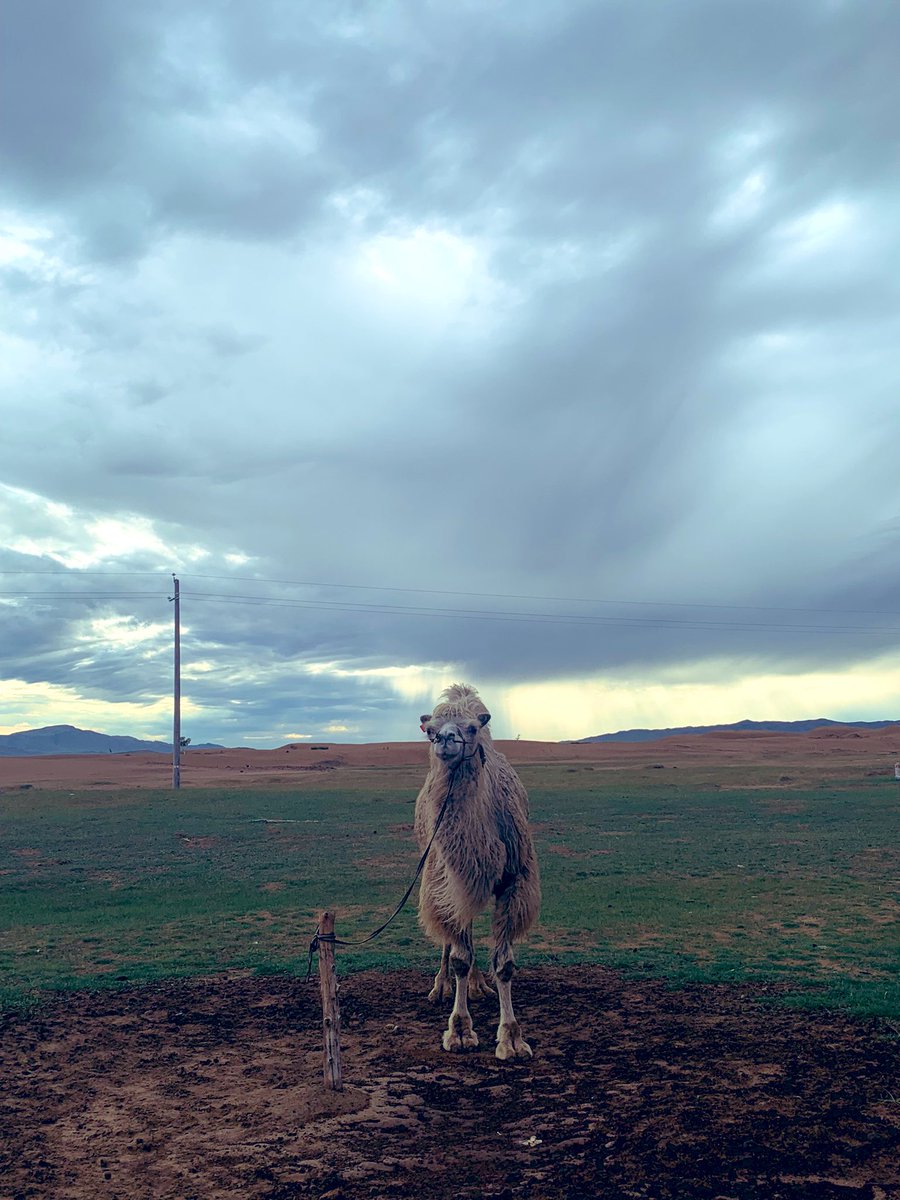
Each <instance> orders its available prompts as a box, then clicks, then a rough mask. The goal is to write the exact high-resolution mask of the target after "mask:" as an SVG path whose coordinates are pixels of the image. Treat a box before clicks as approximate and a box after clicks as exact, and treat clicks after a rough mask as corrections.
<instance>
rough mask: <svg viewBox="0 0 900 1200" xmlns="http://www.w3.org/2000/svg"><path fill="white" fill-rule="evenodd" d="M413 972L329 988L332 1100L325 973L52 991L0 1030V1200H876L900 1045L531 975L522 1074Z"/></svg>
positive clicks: (477, 1009) (487, 1028) (581, 970)
mask: <svg viewBox="0 0 900 1200" xmlns="http://www.w3.org/2000/svg"><path fill="white" fill-rule="evenodd" d="M427 987H428V980H427V979H426V977H425V976H423V975H422V974H420V973H417V972H398V973H394V974H390V975H385V974H378V973H373V972H368V973H365V974H361V975H355V976H350V977H348V978H346V979H344V980H343V981H342V985H341V1004H342V1010H343V1025H344V1028H343V1038H342V1041H343V1053H344V1079H345V1089H344V1091H343V1093H340V1094H337V1093H327V1092H325V1091H324V1089H323V1087H322V1084H321V1070H322V1051H321V1010H320V1007H319V998H318V988H317V986H316V983H315V982H312V983H309V984H307V983H305V982H304V981H302V980H298V979H290V978H282V977H270V978H258V977H250V976H243V975H232V976H228V977H217V978H207V979H199V980H197V979H195V980H191V981H175V982H167V983H165V984H160V985H154V986H146V987H139V988H129V989H127V990H124V991H121V992H118V993H101V994H95V995H89V994H79V995H76V996H74V997H68V998H65V999H60V1000H58V1001H54V1002H53V1003H52V1004H50V1005H48V1006H47V1007H45V1008H43V1009H42V1010H41V1011H40V1013H39V1014H38V1015H37V1016H34V1017H30V1018H26V1017H21V1016H20V1017H8V1018H6V1022H5V1025H4V1027H3V1028H2V1035H0V1077H2V1079H3V1087H2V1091H0V1195H2V1197H3V1198H4V1200H7V1198H9V1200H13V1198H15V1200H18V1198H19V1197H37V1198H40V1200H96V1198H98V1197H103V1198H109V1200H151V1198H152V1200H169V1198H173V1200H174V1198H178V1200H237V1198H238V1197H240V1198H242V1200H243V1198H247V1200H257V1198H258V1200H291V1198H293V1197H304V1196H316V1197H328V1198H329V1200H339V1198H344V1200H355V1198H357V1197H367V1198H369V1197H409V1196H415V1197H418V1198H420V1200H439V1198H440V1200H443V1198H445V1197H446V1198H450V1197H464V1198H465V1197H471V1198H475V1197H479V1198H481V1197H494V1198H496V1200H499V1198H501V1197H503V1198H508V1200H512V1198H514V1197H528V1198H529V1200H550V1198H561V1197H567V1198H574V1197H595V1196H596V1197H603V1198H608V1200H623V1198H625V1197H651V1198H653V1200H675V1198H678V1200H688V1198H690V1200H704V1198H708V1200H726V1198H735V1200H761V1198H766V1200H768V1198H771V1200H776V1198H778V1200H838V1198H840V1200H889V1198H894V1197H897V1196H900V1103H898V1101H900V1083H898V1070H897V1068H898V1066H900V1039H898V1038H897V1036H896V1035H895V1033H894V1032H893V1031H892V1030H891V1028H890V1027H889V1026H887V1025H882V1026H878V1025H874V1024H871V1023H867V1022H860V1021H853V1020H851V1019H849V1018H846V1017H843V1016H838V1015H832V1014H827V1013H825V1014H823V1013H815V1014H810V1013H801V1012H795V1011H793V1010H790V1009H786V1008H779V1007H772V1006H771V1005H769V1004H768V1003H767V1002H766V1000H767V995H766V993H765V991H764V990H763V989H760V988H758V987H757V988H753V987H748V986H741V987H725V986H710V985H703V986H699V985H698V986H692V987H690V988H687V989H685V990H680V991H669V990H667V989H666V987H665V986H664V985H662V984H660V983H655V982H647V981H640V982H636V981H629V980H625V979H623V978H621V977H620V976H618V975H616V974H614V973H612V972H610V971H608V970H606V969H604V968H601V967H596V966H581V967H577V968H569V969H565V970H564V969H562V968H554V967H546V968H541V969H535V970H532V971H528V972H523V974H522V975H521V977H520V978H519V981H518V983H517V1001H518V1008H519V1016H520V1018H521V1020H522V1023H523V1026H524V1028H525V1032H526V1035H527V1036H528V1037H529V1039H530V1041H531V1043H532V1046H533V1048H534V1052H535V1053H534V1058H533V1060H531V1061H530V1062H527V1063H513V1064H508V1063H507V1064H504V1063H498V1062H497V1060H496V1059H495V1058H494V1056H493V1052H492V1051H493V1046H492V1040H493V1027H494V1024H495V1022H496V1008H495V1006H496V1001H492V1000H490V999H488V1000H480V1001H477V1002H476V1003H475V1005H474V1006H473V1007H474V1015H475V1024H476V1029H477V1031H478V1032H479V1034H480V1036H481V1046H480V1047H479V1048H478V1049H477V1050H476V1051H474V1052H473V1053H471V1054H469V1055H466V1056H453V1055H449V1054H445V1053H444V1052H443V1051H442V1050H441V1049H440V1044H439V1033H440V1028H441V1026H442V1024H443V1023H444V1022H445V1020H446V1014H445V1013H443V1012H438V1011H436V1010H434V1009H433V1008H432V1007H431V1006H430V1005H429V1004H428V1003H427V1001H426V1000H425V998H424V997H425V992H426V990H427Z"/></svg>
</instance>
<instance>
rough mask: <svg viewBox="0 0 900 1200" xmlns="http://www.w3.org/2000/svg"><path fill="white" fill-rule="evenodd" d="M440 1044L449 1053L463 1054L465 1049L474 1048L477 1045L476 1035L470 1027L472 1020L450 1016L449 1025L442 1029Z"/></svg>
mask: <svg viewBox="0 0 900 1200" xmlns="http://www.w3.org/2000/svg"><path fill="white" fill-rule="evenodd" d="M442 1044H443V1047H444V1049H445V1050H447V1051H449V1052H450V1053H451V1054H465V1052H466V1051H467V1050H474V1049H475V1047H476V1046H477V1045H478V1035H477V1034H476V1032H475V1030H474V1029H473V1028H472V1022H471V1021H466V1022H463V1021H460V1019H459V1018H458V1017H457V1018H455V1019H454V1018H452V1017H451V1019H450V1024H449V1026H448V1027H447V1028H446V1029H445V1030H444V1037H443V1039H442Z"/></svg>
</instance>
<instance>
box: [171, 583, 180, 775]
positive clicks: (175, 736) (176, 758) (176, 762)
mask: <svg viewBox="0 0 900 1200" xmlns="http://www.w3.org/2000/svg"><path fill="white" fill-rule="evenodd" d="M172 578H173V580H174V581H175V595H174V596H172V597H171V599H172V600H174V602H175V689H174V693H173V702H174V703H173V716H172V787H173V788H180V787H181V591H180V584H179V582H178V579H177V577H176V576H175V575H174V573H173V575H172Z"/></svg>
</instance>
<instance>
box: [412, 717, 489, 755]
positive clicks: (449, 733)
mask: <svg viewBox="0 0 900 1200" xmlns="http://www.w3.org/2000/svg"><path fill="white" fill-rule="evenodd" d="M490 719H491V714H490V713H489V712H480V713H477V714H475V715H474V716H472V715H460V714H457V715H455V716H449V715H447V716H444V715H440V714H439V715H438V716H433V715H432V714H431V713H424V714H423V715H422V717H421V718H420V721H421V726H422V731H423V733H426V734H427V735H428V740H429V741H430V742H431V753H432V754H433V755H434V756H435V758H437V759H439V760H440V761H441V762H442V763H445V764H446V765H447V766H448V767H455V766H456V764H457V763H459V762H462V761H463V759H468V758H472V757H474V755H475V754H476V753H477V751H478V746H479V744H480V734H481V731H482V729H484V727H485V726H486V725H487V723H488V721H489V720H490Z"/></svg>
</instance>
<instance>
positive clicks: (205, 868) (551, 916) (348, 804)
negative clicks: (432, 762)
mask: <svg viewBox="0 0 900 1200" xmlns="http://www.w3.org/2000/svg"><path fill="white" fill-rule="evenodd" d="M522 774H523V778H524V780H525V782H526V784H527V786H528V788H529V792H530V795H531V807H532V817H533V821H534V823H535V839H536V843H537V847H538V857H539V859H540V864H541V872H542V878H543V890H544V903H543V909H542V914H541V922H540V925H539V926H538V927H537V928H536V929H535V930H534V931H533V933H532V935H531V936H530V938H529V939H528V942H527V943H526V944H525V945H524V946H523V947H522V949H521V953H520V961H521V962H522V963H523V964H528V963H535V962H542V961H559V962H567V961H593V962H602V963H606V964H608V965H610V966H613V967H616V968H617V969H622V970H626V971H629V972H633V973H639V974H651V975H657V976H662V977H664V978H667V979H670V980H671V981H672V982H673V983H675V984H677V983H683V982H687V981H702V980H707V981H732V982H736V981H761V980H765V981H772V982H776V983H779V984H781V985H784V988H785V990H786V991H788V992H789V998H790V999H791V1002H794V1003H802V1004H811V1005H816V1004H818V1005H834V1006H838V1007H843V1008H846V1009H848V1010H850V1011H854V1012H859V1013H869V1014H883V1015H890V1014H895V1015H896V1014H897V1013H898V1012H900V989H898V982H897V973H896V967H897V936H896V928H897V926H896V918H897V915H898V907H897V897H896V894H895V893H892V892H891V880H892V879H895V878H896V874H897V870H896V868H897V861H898V855H897V852H896V850H893V851H892V850H891V846H892V844H893V842H894V838H893V832H892V831H895V830H896V804H897V797H896V793H895V790H894V788H893V787H891V786H886V785H885V783H884V782H883V781H881V780H875V781H872V780H868V779H846V780H841V781H838V782H835V781H833V780H829V781H827V782H822V783H820V784H819V785H818V786H811V785H810V783H809V781H807V782H806V783H804V784H795V783H791V784H790V785H789V786H782V787H773V786H772V780H773V778H775V779H777V775H775V776H774V777H772V772H771V770H770V771H768V772H767V771H766V770H764V769H759V770H757V771H755V772H754V773H753V775H752V777H751V782H750V786H747V778H748V776H747V773H746V772H744V773H743V774H742V775H741V783H740V786H738V785H737V783H736V782H732V783H729V780H728V773H727V771H726V772H720V773H719V776H718V777H717V778H720V779H721V780H723V782H721V783H716V782H715V778H716V777H714V776H713V774H712V773H711V771H710V770H709V769H707V770H703V771H701V770H698V771H696V772H689V771H688V770H679V771H677V772H676V771H673V770H667V771H665V772H656V771H641V770H636V769H623V770H617V771H608V770H607V771H594V770H592V769H591V768H590V767H580V768H576V769H571V768H569V769H567V768H560V767H554V768H550V767H532V768H529V769H525V770H523V772H522ZM342 783H343V784H344V786H342ZM411 785H412V786H411ZM414 798H415V787H414V784H413V779H412V777H411V776H410V775H409V773H408V772H407V773H403V772H398V773H396V774H392V773H391V772H390V771H386V770H385V769H383V768H379V769H377V770H375V769H373V770H372V771H370V772H365V771H356V772H354V773H353V774H352V776H349V775H348V776H344V777H343V778H341V777H339V773H336V775H335V776H332V777H330V778H329V780H328V783H327V785H325V786H323V787H322V789H321V790H319V791H306V790H302V791H287V790H274V789H273V790H271V791H265V790H249V789H248V790H221V791H220V790H194V789H190V790H187V789H186V790H183V791H181V792H179V793H172V792H167V791H159V792H151V791H146V790H143V789H142V790H136V791H126V792H108V791H104V792H101V791H93V792H80V793H68V792H61V791H36V790H31V791H27V792H14V793H6V794H3V795H0V815H2V825H0V829H2V832H0V929H2V930H3V932H2V934H0V1007H21V1006H22V1005H26V1004H29V1003H35V1002H38V1001H39V999H40V996H41V995H43V994H44V993H46V992H48V991H53V990H59V989H70V988H77V987H97V986H116V985H118V984H121V983H122V982H125V981H127V982H135V981H142V980H152V979H158V978H164V977H170V976H175V975H194V974H201V973H209V972H215V971H221V970H226V969H234V968H251V969H254V970H257V971H260V972H272V971H301V970H303V969H305V965H306V956H307V945H308V942H309V939H310V937H311V936H312V933H313V931H314V929H315V924H316V914H317V912H318V911H319V910H320V909H321V908H323V907H331V906H333V907H335V908H336V910H337V914H338V935H339V936H341V937H348V938H354V937H360V936H363V935H364V934H365V933H367V932H369V931H370V930H371V929H372V928H374V927H375V926H376V925H377V924H380V922H381V921H382V920H384V919H385V917H387V916H388V915H389V913H390V912H391V911H392V909H393V907H394V905H395V904H396V902H397V900H398V899H399V897H400V896H401V895H402V893H403V891H404V889H405V887H406V884H407V882H408V880H409V878H410V876H411V873H412V871H413V869H414V867H415V863H416V861H417V853H416V850H415V847H414V844H413V839H412V833H411V828H410V826H411V822H412V814H413V801H414ZM485 930H486V921H482V923H481V925H480V927H479V928H477V929H476V933H480V934H481V935H482V936H483V934H484V932H485ZM434 957H435V956H434V952H433V950H432V948H431V947H430V946H429V944H428V943H427V942H426V941H425V939H424V937H423V936H422V935H421V933H420V932H419V930H418V928H417V925H416V921H415V912H414V906H413V905H412V904H410V906H409V907H408V908H407V910H406V911H404V913H403V914H401V916H400V917H399V918H398V919H397V921H396V922H395V923H394V925H392V926H391V928H390V929H389V930H388V931H387V932H386V933H385V934H384V935H383V936H382V937H381V938H379V939H378V941H376V942H375V943H373V944H372V946H370V947H365V948H358V949H349V948H348V949H341V950H340V951H339V969H340V970H341V971H349V970H353V969H356V968H361V967H366V966H382V967H393V966H409V965H412V966H421V967H424V966H427V965H430V964H432V963H433V962H434ZM485 957H486V956H485V955H484V953H483V952H482V959H484V958H485Z"/></svg>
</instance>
